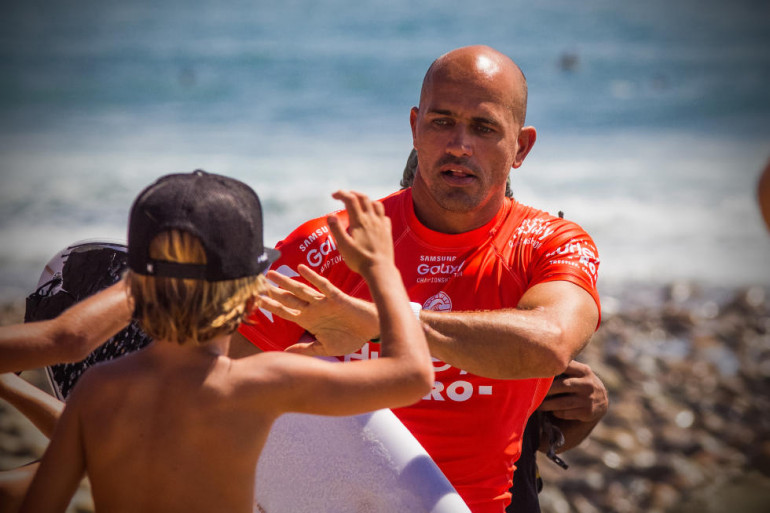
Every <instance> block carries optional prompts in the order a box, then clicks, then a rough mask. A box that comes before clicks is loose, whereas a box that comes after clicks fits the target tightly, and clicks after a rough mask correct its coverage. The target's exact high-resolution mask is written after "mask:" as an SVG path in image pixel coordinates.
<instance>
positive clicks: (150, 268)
mask: <svg viewBox="0 0 770 513" xmlns="http://www.w3.org/2000/svg"><path fill="white" fill-rule="evenodd" d="M145 270H146V271H147V274H148V275H149V276H162V277H165V278H189V279H194V280H203V279H206V264H183V263H179V262H166V261H164V260H150V261H149V262H147V265H146V266H145Z"/></svg>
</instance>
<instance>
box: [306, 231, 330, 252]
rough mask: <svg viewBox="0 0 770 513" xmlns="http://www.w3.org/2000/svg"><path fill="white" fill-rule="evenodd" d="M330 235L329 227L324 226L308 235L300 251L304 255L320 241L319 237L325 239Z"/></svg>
mask: <svg viewBox="0 0 770 513" xmlns="http://www.w3.org/2000/svg"><path fill="white" fill-rule="evenodd" d="M328 233H329V227H328V226H322V227H321V228H317V229H316V230H315V231H314V232H313V233H311V234H310V235H308V236H307V238H306V239H305V240H303V241H302V242H301V243H300V245H299V250H300V251H302V252H303V253H304V252H305V251H306V250H307V248H309V247H310V245H311V244H312V243H314V242H315V241H316V240H318V238H319V237H323V236H324V235H326V234H328Z"/></svg>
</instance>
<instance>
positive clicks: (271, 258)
mask: <svg viewBox="0 0 770 513" xmlns="http://www.w3.org/2000/svg"><path fill="white" fill-rule="evenodd" d="M264 256H265V257H267V258H266V260H265V261H264V262H262V265H260V270H259V272H260V273H264V272H266V271H267V270H268V269H269V268H270V266H271V265H273V262H275V261H276V260H278V259H279V258H281V252H280V251H278V250H277V249H274V248H265V253H264Z"/></svg>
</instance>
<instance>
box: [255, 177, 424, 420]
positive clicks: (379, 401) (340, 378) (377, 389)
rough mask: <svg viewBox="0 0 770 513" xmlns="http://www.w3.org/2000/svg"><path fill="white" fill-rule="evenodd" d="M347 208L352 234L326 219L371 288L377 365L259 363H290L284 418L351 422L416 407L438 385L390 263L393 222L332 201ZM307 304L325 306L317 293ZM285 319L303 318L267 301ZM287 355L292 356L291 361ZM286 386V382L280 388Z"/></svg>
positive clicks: (352, 203)
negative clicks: (348, 418)
mask: <svg viewBox="0 0 770 513" xmlns="http://www.w3.org/2000/svg"><path fill="white" fill-rule="evenodd" d="M333 197H334V198H336V199H340V200H342V201H343V202H344V203H345V207H346V209H347V211H348V215H349V218H350V227H349V229H348V231H349V233H347V232H346V231H345V229H344V228H343V227H342V226H341V225H340V224H339V222H338V219H337V218H336V217H333V216H332V217H330V218H329V226H330V228H331V231H332V234H333V235H334V238H335V241H336V242H337V246H338V247H339V250H340V254H341V255H342V257H343V259H344V260H345V263H346V264H347V265H348V267H350V269H351V270H353V271H355V272H357V273H359V274H361V276H362V277H363V278H364V280H365V281H366V283H367V285H368V286H369V290H370V292H371V294H372V297H373V299H374V303H375V305H376V307H377V310H378V312H379V329H380V330H381V339H382V351H381V355H380V357H379V358H378V359H376V360H368V361H362V362H352V363H330V362H325V361H322V360H318V359H315V358H305V357H301V356H295V355H287V354H283V353H277V354H276V353H265V354H263V355H261V356H262V358H263V360H264V359H265V358H272V359H274V360H277V361H280V362H285V363H283V365H287V364H288V367H286V368H284V369H282V370H283V372H282V373H281V374H282V375H283V376H289V378H288V379H290V381H291V385H292V386H290V387H285V386H283V387H281V388H282V389H284V390H287V391H288V396H287V395H284V394H280V395H277V396H276V400H278V401H281V402H283V406H282V408H283V409H285V410H286V411H300V412H305V413H321V414H326V415H350V414H354V413H361V412H364V411H371V410H376V409H380V408H385V407H398V406H405V405H408V404H413V403H415V402H416V401H418V400H419V399H420V398H421V397H422V396H424V395H425V394H427V393H428V392H430V390H431V387H432V386H433V379H434V375H433V364H432V361H431V357H430V353H429V352H428V346H427V343H426V341H425V335H424V334H423V331H422V329H421V326H420V323H419V321H418V320H417V318H416V317H415V315H414V313H413V312H412V309H411V308H410V306H409V298H408V297H407V294H406V290H405V289H404V286H403V282H402V280H401V274H400V273H399V271H398V269H397V268H396V266H395V263H394V260H393V241H392V236H391V227H390V219H389V218H388V217H387V216H386V215H385V211H384V208H383V206H382V204H381V203H379V202H372V201H370V200H369V199H368V198H367V197H366V196H364V195H362V194H360V193H355V192H348V191H339V192H337V193H335V194H334V195H333ZM307 291H308V292H309V293H310V295H308V296H305V297H304V298H303V301H307V302H312V301H315V300H316V299H320V300H322V299H323V295H322V294H319V293H318V292H317V291H312V289H309V288H308V290H307ZM262 302H263V306H264V303H270V304H271V306H272V307H273V308H275V309H276V310H280V311H281V312H282V314H283V315H285V316H287V318H290V319H291V318H293V317H294V316H296V315H298V314H299V312H298V311H296V310H293V309H291V308H287V307H285V306H284V305H282V304H281V303H280V302H277V301H275V300H273V299H270V298H263V299H262ZM287 356H290V357H289V358H287ZM283 384H284V385H285V383H283Z"/></svg>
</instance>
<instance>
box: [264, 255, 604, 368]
mask: <svg viewBox="0 0 770 513" xmlns="http://www.w3.org/2000/svg"><path fill="white" fill-rule="evenodd" d="M298 272H299V274H300V275H301V276H302V277H303V278H305V279H306V280H308V282H309V283H310V284H311V285H312V286H314V287H315V288H316V289H317V290H315V289H313V287H310V286H308V285H305V284H303V283H301V282H299V281H296V280H293V279H291V278H287V277H285V276H283V275H281V274H279V273H276V272H274V271H270V272H269V273H268V277H269V278H270V279H271V280H272V281H274V282H275V283H276V284H277V285H278V286H279V287H281V289H282V290H280V291H277V292H275V293H273V292H271V296H272V297H274V298H275V299H276V302H279V303H280V304H282V305H285V306H288V307H290V308H291V309H293V311H294V312H296V313H295V314H293V315H292V316H291V317H286V314H285V313H284V310H283V309H281V308H278V307H276V302H271V303H269V304H265V305H264V308H265V309H266V310H268V311H270V312H272V313H274V314H276V315H279V316H281V317H284V318H286V319H289V320H291V321H294V322H296V323H297V324H299V325H300V326H302V327H303V328H305V329H306V330H307V331H309V332H310V333H312V334H313V335H314V336H315V338H316V340H315V341H313V342H310V343H302V344H295V345H294V346H292V347H290V348H289V349H288V350H289V351H293V352H299V353H303V354H328V355H341V354H346V353H349V352H352V351H355V350H357V349H358V347H351V346H350V345H349V344H344V345H341V344H339V340H338V339H336V338H334V337H330V336H325V335H326V333H325V331H324V327H325V326H335V327H336V329H337V330H338V329H339V328H338V327H339V325H346V326H348V327H349V329H350V331H351V333H356V334H357V335H358V337H359V339H360V341H361V343H363V342H364V341H366V340H368V339H370V338H372V337H374V336H376V334H377V326H376V321H377V312H376V310H375V309H374V308H373V307H372V306H371V304H370V303H367V302H366V301H362V300H360V299H357V298H353V297H351V296H349V295H347V294H345V293H344V292H342V291H340V290H339V289H337V288H336V287H335V286H334V285H332V284H331V283H330V282H329V281H328V280H327V279H325V278H323V277H322V276H319V275H318V274H316V273H315V272H314V271H312V270H311V269H310V268H308V267H306V266H304V265H300V266H299V267H298ZM317 296H321V298H318V297H317ZM310 297H313V298H314V299H313V301H307V300H306V299H307V298H310ZM420 320H421V321H422V322H423V323H424V325H425V326H426V328H425V332H426V335H427V340H428V344H429V346H430V351H431V354H432V355H433V356H435V357H436V358H438V359H440V360H442V361H444V362H446V363H448V364H450V365H452V366H454V367H458V368H461V369H463V370H466V371H468V372H471V373H473V374H477V375H479V376H485V377H490V378H501V379H520V378H531V377H547V376H555V375H557V374H560V373H562V372H563V371H564V370H565V369H566V368H567V365H569V362H570V361H572V359H573V358H574V356H575V355H577V354H578V353H579V352H580V351H581V350H582V349H583V347H585V345H586V344H587V343H588V341H589V339H590V338H591V335H592V334H593V332H594V330H595V329H596V325H597V323H598V320H599V309H598V307H597V305H596V303H595V301H594V299H593V298H592V297H591V295H590V294H589V293H588V292H586V291H585V290H584V289H582V288H581V287H579V286H578V285H575V284H573V283H570V282H567V281H552V282H546V283H540V284H538V285H535V286H534V287H532V288H530V289H529V290H528V291H527V292H526V293H525V294H524V296H523V297H522V298H521V300H520V301H519V304H518V306H517V307H516V308H511V309H503V310H495V311H471V312H432V311H426V310H422V312H420ZM359 347H360V344H359Z"/></svg>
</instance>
